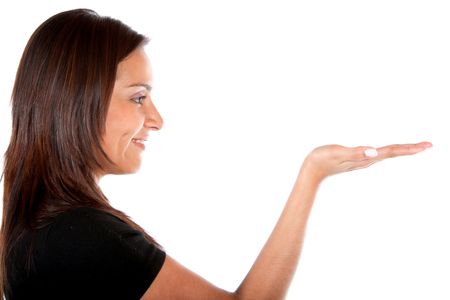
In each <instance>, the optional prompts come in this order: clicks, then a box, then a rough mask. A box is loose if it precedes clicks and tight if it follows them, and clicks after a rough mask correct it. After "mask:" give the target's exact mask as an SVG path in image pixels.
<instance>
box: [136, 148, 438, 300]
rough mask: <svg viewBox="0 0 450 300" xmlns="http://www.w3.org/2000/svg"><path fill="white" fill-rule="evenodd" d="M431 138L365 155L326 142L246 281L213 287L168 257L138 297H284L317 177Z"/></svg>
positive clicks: (307, 164) (306, 167) (407, 151)
mask: <svg viewBox="0 0 450 300" xmlns="http://www.w3.org/2000/svg"><path fill="white" fill-rule="evenodd" d="M430 146H431V144H430V143H419V144H408V145H390V146H386V147H382V148H379V149H377V150H378V156H376V157H368V156H366V155H365V150H367V149H368V148H369V147H355V148H347V147H343V146H339V145H327V146H322V147H319V148H316V149H314V150H313V151H312V152H311V153H310V154H309V155H308V157H307V158H306V159H305V161H304V163H303V165H302V168H301V169H300V172H299V174H298V177H297V180H296V181H295V184H294V187H293V189H292V192H291V194H290V196H289V199H288V200H287V202H286V205H285V207H284V209H283V212H282V214H281V216H280V218H279V220H278V222H277V224H276V226H275V228H274V230H273V231H272V233H271V235H270V237H269V239H268V240H267V242H266V244H265V245H264V247H263V249H262V250H261V252H260V254H259V256H258V258H257V259H256V261H255V263H254V264H253V266H252V268H251V269H250V271H249V272H248V274H247V276H246V277H245V279H244V281H243V282H242V283H241V285H240V286H239V288H238V289H237V290H236V291H235V292H234V293H231V292H227V291H224V290H222V289H220V288H217V287H215V286H214V285H212V284H211V283H209V282H208V281H206V280H205V279H203V278H201V277H200V276H198V275H196V274H195V273H193V272H191V271H189V270H188V269H186V268H184V267H183V266H182V265H180V264H178V263H177V262H176V261H174V260H173V259H172V258H171V257H169V256H168V257H167V259H166V261H165V263H164V265H163V267H162V269H161V271H160V273H159V274H158V276H157V278H156V279H155V281H154V282H153V284H152V285H151V286H150V288H149V289H148V290H147V292H146V293H145V295H144V296H143V297H142V299H144V300H151V299H171V300H177V299H180V300H181V299H184V300H189V299H216V300H221V299H224V300H228V299H230V300H231V299H235V300H248V299H258V300H263V299H270V300H277V299H284V297H285V295H286V292H287V290H288V288H289V284H290V282H291V280H292V278H293V276H294V273H295V270H296V268H297V263H298V260H299V257H300V253H301V249H302V245H303V239H304V235H305V230H306V224H307V221H308V217H309V214H310V211H311V208H312V205H313V203H314V198H315V195H316V193H317V190H318V188H319V186H320V184H321V182H322V181H323V180H324V179H325V178H326V177H328V176H331V175H334V174H337V173H341V172H346V171H351V170H356V169H361V168H365V167H368V166H370V165H371V164H373V163H375V162H377V161H381V160H383V159H385V158H390V157H396V156H401V155H411V154H415V153H418V152H420V151H423V150H425V149H426V148H428V147H430Z"/></svg>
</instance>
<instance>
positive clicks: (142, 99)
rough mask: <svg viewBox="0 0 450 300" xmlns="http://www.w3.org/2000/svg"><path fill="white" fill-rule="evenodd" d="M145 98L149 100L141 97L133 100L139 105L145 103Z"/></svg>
mask: <svg viewBox="0 0 450 300" xmlns="http://www.w3.org/2000/svg"><path fill="white" fill-rule="evenodd" d="M145 98H147V96H139V97H135V98H133V99H131V100H132V101H134V102H136V103H137V104H143V103H142V102H143V101H144V99H145ZM136 100H137V101H136Z"/></svg>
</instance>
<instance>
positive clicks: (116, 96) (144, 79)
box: [101, 47, 163, 175]
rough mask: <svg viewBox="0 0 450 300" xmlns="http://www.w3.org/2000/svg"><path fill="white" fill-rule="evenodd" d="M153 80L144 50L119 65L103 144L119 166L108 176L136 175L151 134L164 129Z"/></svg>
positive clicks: (131, 55) (108, 170)
mask: <svg viewBox="0 0 450 300" xmlns="http://www.w3.org/2000/svg"><path fill="white" fill-rule="evenodd" d="M152 80H153V78H152V69H151V64H150V60H149V59H148V57H147V55H146V53H145V51H144V49H143V48H142V47H140V48H138V49H136V50H134V51H133V52H132V53H131V54H130V55H129V56H127V57H126V58H125V59H124V60H123V61H121V62H120V63H119V65H118V68H117V76H116V81H115V84H114V89H113V93H112V96H111V102H110V105H109V108H108V112H107V115H106V124H105V134H104V136H103V137H102V142H101V145H102V148H103V150H104V151H105V153H106V154H107V155H108V157H109V158H110V159H111V160H112V161H113V162H114V163H115V164H116V166H114V167H108V168H105V170H104V171H105V173H106V174H129V173H135V172H136V171H137V170H138V169H139V167H140V165H141V160H142V157H141V156H142V153H143V151H144V150H145V145H144V144H145V141H146V140H147V139H148V138H149V132H150V131H151V130H160V129H161V128H162V126H163V119H162V117H161V115H160V114H159V112H158V110H157V109H156V107H155V105H154V104H153V102H152V99H151V96H150V92H151V87H152ZM150 138H151V137H150ZM102 175H105V174H102Z"/></svg>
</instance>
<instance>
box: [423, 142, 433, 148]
mask: <svg viewBox="0 0 450 300" xmlns="http://www.w3.org/2000/svg"><path fill="white" fill-rule="evenodd" d="M431 147H433V144H432V143H430V142H427V143H426V144H425V148H431Z"/></svg>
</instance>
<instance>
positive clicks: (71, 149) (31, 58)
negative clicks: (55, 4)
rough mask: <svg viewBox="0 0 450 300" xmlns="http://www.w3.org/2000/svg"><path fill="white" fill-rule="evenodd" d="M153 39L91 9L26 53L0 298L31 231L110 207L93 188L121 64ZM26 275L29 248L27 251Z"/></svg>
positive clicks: (41, 33)
mask: <svg viewBox="0 0 450 300" xmlns="http://www.w3.org/2000/svg"><path fill="white" fill-rule="evenodd" d="M148 41H149V39H148V38H147V37H145V36H143V35H141V34H138V33H137V32H135V31H134V30H132V29H131V28H130V27H128V26H127V25H125V24H123V23H122V22H120V21H118V20H115V19H112V18H110V17H102V16H99V15H98V14H97V13H95V12H94V11H92V10H89V9H76V10H70V11H65V12H61V13H59V14H56V15H54V16H53V17H51V18H49V19H48V20H46V21H45V22H44V23H42V24H41V25H40V26H39V27H38V28H37V29H36V31H35V32H34V33H33V34H32V36H31V38H30V40H29V41H28V44H27V45H26V47H25V50H24V52H23V55H22V58H21V61H20V64H19V67H18V70H17V74H16V79H15V83H14V88H13V92H12V98H11V103H12V104H11V105H12V134H11V140H10V144H9V146H8V148H7V150H6V153H5V156H4V158H5V160H4V170H3V174H2V177H3V180H4V194H3V220H2V227H1V236H0V255H1V256H0V259H1V261H0V263H1V265H0V299H3V293H4V291H5V289H6V287H7V284H8V281H7V278H8V272H10V271H11V270H7V264H6V262H7V259H8V256H9V255H10V254H11V253H12V252H13V251H14V245H15V243H16V242H17V241H18V240H19V239H20V238H21V236H22V235H23V233H24V232H26V231H31V232H33V231H36V230H37V229H39V228H42V227H43V226H45V225H47V224H48V223H50V222H51V220H52V219H54V217H56V216H57V215H59V214H60V213H62V212H65V211H68V210H69V209H73V208H76V207H81V206H88V207H94V208H98V209H101V210H103V211H106V212H109V213H111V214H113V215H114V216H116V217H118V218H120V219H121V220H123V221H124V222H126V223H127V224H129V225H130V226H132V227H133V228H135V229H137V230H139V231H141V232H142V233H143V234H144V236H145V237H146V239H147V240H148V241H149V242H155V241H154V240H153V239H152V238H151V237H150V236H149V235H148V234H147V233H146V232H145V230H144V229H142V228H141V227H140V226H139V225H137V224H136V223H134V222H133V221H132V220H131V219H130V217H129V216H127V215H126V214H125V213H123V212H121V211H119V210H117V209H115V208H113V207H112V206H111V205H110V203H109V201H108V199H107V198H106V196H105V195H104V194H103V193H102V191H101V190H100V188H99V186H98V185H97V183H96V178H95V172H99V171H102V170H103V169H104V167H105V166H106V165H107V164H114V163H113V162H112V161H111V160H109V159H108V157H107V155H106V153H105V152H104V151H103V150H102V147H101V145H100V138H101V137H102V136H103V134H104V131H105V120H106V114H107V110H108V107H109V102H110V97H111V94H112V90H113V87H114V82H115V79H116V71H117V65H118V64H119V62H120V61H122V60H123V59H124V58H125V57H127V56H128V55H129V54H130V53H131V52H132V51H133V50H135V49H136V48H138V47H140V46H143V45H145V44H146V43H148ZM28 261H29V263H28V264H27V265H28V267H27V268H28V270H29V269H30V268H31V265H32V248H30V249H29V252H28Z"/></svg>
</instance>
